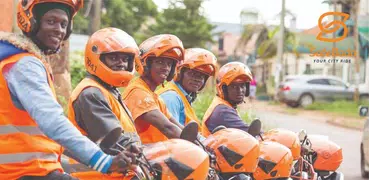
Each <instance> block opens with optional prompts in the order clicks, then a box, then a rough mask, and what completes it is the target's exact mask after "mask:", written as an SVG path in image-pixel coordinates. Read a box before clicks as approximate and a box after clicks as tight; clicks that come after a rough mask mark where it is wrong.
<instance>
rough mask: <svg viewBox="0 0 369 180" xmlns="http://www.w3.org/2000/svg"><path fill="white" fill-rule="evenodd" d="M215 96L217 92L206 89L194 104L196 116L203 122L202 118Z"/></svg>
mask: <svg viewBox="0 0 369 180" xmlns="http://www.w3.org/2000/svg"><path fill="white" fill-rule="evenodd" d="M214 96H215V92H214V91H212V90H210V89H205V90H204V91H203V92H201V93H200V94H199V95H198V96H197V98H196V101H195V102H194V103H193V105H192V107H193V108H194V110H195V112H196V116H197V117H198V118H199V120H200V121H202V118H203V117H204V115H205V112H206V110H207V109H208V108H209V106H210V104H211V102H212V101H213V99H214Z"/></svg>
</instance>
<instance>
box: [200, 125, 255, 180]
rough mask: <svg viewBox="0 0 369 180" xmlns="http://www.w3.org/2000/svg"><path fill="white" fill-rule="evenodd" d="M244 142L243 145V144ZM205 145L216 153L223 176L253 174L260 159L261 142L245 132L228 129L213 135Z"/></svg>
mask: <svg viewBox="0 0 369 180" xmlns="http://www.w3.org/2000/svg"><path fill="white" fill-rule="evenodd" d="M242 142H243V143H242ZM204 145H205V146H206V149H208V150H209V151H210V152H213V153H215V156H216V161H217V164H218V166H216V167H215V168H217V170H218V171H220V172H221V173H222V174H228V175H232V173H235V174H238V173H253V172H254V171H255V170H256V167H257V164H258V158H259V152H260V149H259V142H258V141H257V140H256V139H255V138H254V137H253V136H251V135H250V134H248V133H246V132H245V131H242V130H239V129H235V128H226V129H221V130H219V131H217V132H215V133H214V134H211V135H210V136H209V137H208V138H207V139H206V140H205V141H204Z"/></svg>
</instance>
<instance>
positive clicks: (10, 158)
mask: <svg viewBox="0 0 369 180" xmlns="http://www.w3.org/2000/svg"><path fill="white" fill-rule="evenodd" d="M58 157H59V156H58V154H55V153H42V152H29V153H13V154H0V164H8V163H22V162H26V161H29V160H33V159H41V160H49V161H55V162H57V161H58Z"/></svg>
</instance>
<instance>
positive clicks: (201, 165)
mask: <svg viewBox="0 0 369 180" xmlns="http://www.w3.org/2000/svg"><path fill="white" fill-rule="evenodd" d="M193 127H194V126H193V125H189V126H186V127H185V128H184V129H183V131H182V134H181V137H182V138H185V137H186V136H193V135H195V136H196V135H197V133H198V130H197V128H196V129H194V128H193ZM184 134H185V135H184ZM109 137H110V139H109V140H107V141H112V140H111V139H114V138H112V136H109ZM117 139H118V138H117ZM115 142H116V143H115V146H114V148H111V149H110V151H111V152H116V153H119V152H121V151H123V150H125V149H127V148H129V147H130V144H131V142H130V139H129V138H123V139H122V138H121V139H119V140H118V141H115ZM102 143H105V142H104V140H103V141H102ZM136 161H137V162H138V163H137V165H135V166H134V167H132V168H131V169H130V170H129V171H127V172H126V173H124V174H123V175H122V174H118V173H114V174H113V176H112V175H106V174H101V173H99V172H97V171H93V170H92V169H89V171H88V172H73V171H72V173H70V174H71V175H72V176H74V177H77V178H79V179H81V180H83V179H123V180H137V179H145V180H183V179H193V180H204V179H206V178H207V174H208V171H209V156H208V155H207V154H206V152H204V151H203V150H202V149H201V148H200V147H198V146H196V145H195V144H193V143H191V142H189V141H187V140H185V139H170V140H167V141H164V142H158V143H154V144H151V145H147V146H145V147H144V148H143V152H142V153H140V154H139V156H138V157H137V158H136Z"/></svg>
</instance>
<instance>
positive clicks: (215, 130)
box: [211, 126, 226, 134]
mask: <svg viewBox="0 0 369 180" xmlns="http://www.w3.org/2000/svg"><path fill="white" fill-rule="evenodd" d="M222 129H226V127H225V126H218V127H216V128H214V130H213V131H212V132H211V134H214V133H216V132H217V131H220V130H222Z"/></svg>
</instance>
